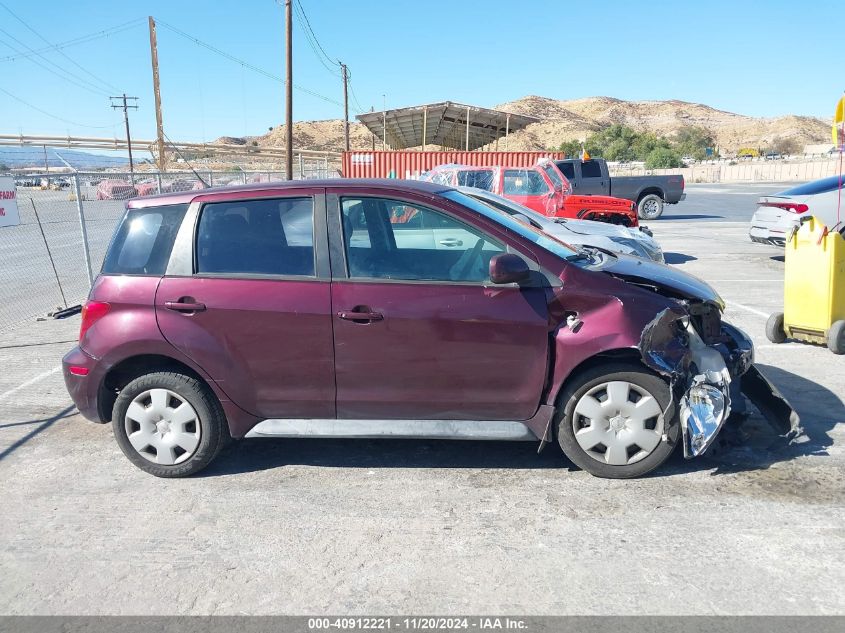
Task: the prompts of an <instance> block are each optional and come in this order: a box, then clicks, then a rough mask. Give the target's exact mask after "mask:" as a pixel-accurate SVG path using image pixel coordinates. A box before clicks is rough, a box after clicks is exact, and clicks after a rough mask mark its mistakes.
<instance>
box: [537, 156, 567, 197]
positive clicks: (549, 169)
mask: <svg viewBox="0 0 845 633" xmlns="http://www.w3.org/2000/svg"><path fill="white" fill-rule="evenodd" d="M543 171H544V172H546V175H547V176H548V177H549V178H550V179H551V181H552V183H553V184H554V186H555V190H557V191H563V192H565V193H566V192H568V191H569V183H568V182H564V180H563V176H562V175H561V173H560V172H559V171H558V169H557V167H555V166H554V165H552V164H551V163H546V165H545V166H544V167H543Z"/></svg>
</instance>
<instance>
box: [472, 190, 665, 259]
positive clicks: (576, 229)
mask: <svg viewBox="0 0 845 633" xmlns="http://www.w3.org/2000/svg"><path fill="white" fill-rule="evenodd" d="M457 189H458V190H459V191H460V192H462V193H465V194H466V195H468V196H472V197H473V198H475V199H476V200H479V201H481V202H483V203H485V204H486V205H487V206H490V207H492V208H494V209H496V210H497V211H501V212H503V213H507V214H508V215H512V216H515V217H517V218H518V219H520V220H522V221H523V222H525V223H527V224H532V225H533V226H534V227H535V228H538V229H540V230H541V231H543V232H544V233H548V234H549V235H552V236H553V237H556V238H557V239H559V240H561V241H563V242H566V243H567V244H574V245H578V246H596V247H598V248H603V249H605V250H609V251H613V252H615V253H624V254H626V255H633V256H634V257H641V258H643V259H650V260H652V261H655V262H659V263H661V264H662V263H664V258H663V250H662V249H661V248H660V244H658V243H657V240H655V239H654V238H653V237H652V236H651V234H650V232H649V233H647V232H646V231H644V230H641V229H635V228H628V227H625V226H621V225H618V224H609V223H608V222H596V221H594V220H570V219H567V218H554V217H549V216H545V215H542V214H541V213H537V212H536V211H532V210H531V209H528V208H526V207H523V206H522V205H521V204H518V203H516V202H513V201H512V200H508V199H507V198H503V197H502V196H498V195H496V194H495V193H490V192H489V191H485V190H484V189H476V188H474V187H458V188H457ZM520 216H521V217H520ZM643 228H644V227H643Z"/></svg>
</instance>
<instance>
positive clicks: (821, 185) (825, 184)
mask: <svg viewBox="0 0 845 633" xmlns="http://www.w3.org/2000/svg"><path fill="white" fill-rule="evenodd" d="M843 183H845V180H843V179H841V178H839V176H831V177H830V178H822V179H821V180H814V181H813V182H808V183H806V184H803V185H798V186H797V187H793V188H792V189H787V190H786V191H781V192H780V193H779V194H777V195H779V196H815V195H818V194H820V193H828V192H830V191H836V190H837V189H840V188H842V184H843Z"/></svg>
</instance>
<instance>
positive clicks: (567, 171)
mask: <svg viewBox="0 0 845 633" xmlns="http://www.w3.org/2000/svg"><path fill="white" fill-rule="evenodd" d="M557 166H558V169H560V171H561V172H562V173H563V175H564V176H566V179H567V180H575V165H573V164H572V163H557Z"/></svg>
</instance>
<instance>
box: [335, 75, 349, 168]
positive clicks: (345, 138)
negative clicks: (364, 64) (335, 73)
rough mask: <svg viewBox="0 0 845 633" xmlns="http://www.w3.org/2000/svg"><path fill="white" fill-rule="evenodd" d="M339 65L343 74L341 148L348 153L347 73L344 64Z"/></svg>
mask: <svg viewBox="0 0 845 633" xmlns="http://www.w3.org/2000/svg"><path fill="white" fill-rule="evenodd" d="M338 63H340V70H341V71H342V72H343V148H344V149H345V150H346V151H347V152H348V151H349V71H348V69H347V68H346V64H344V63H342V62H338Z"/></svg>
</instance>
